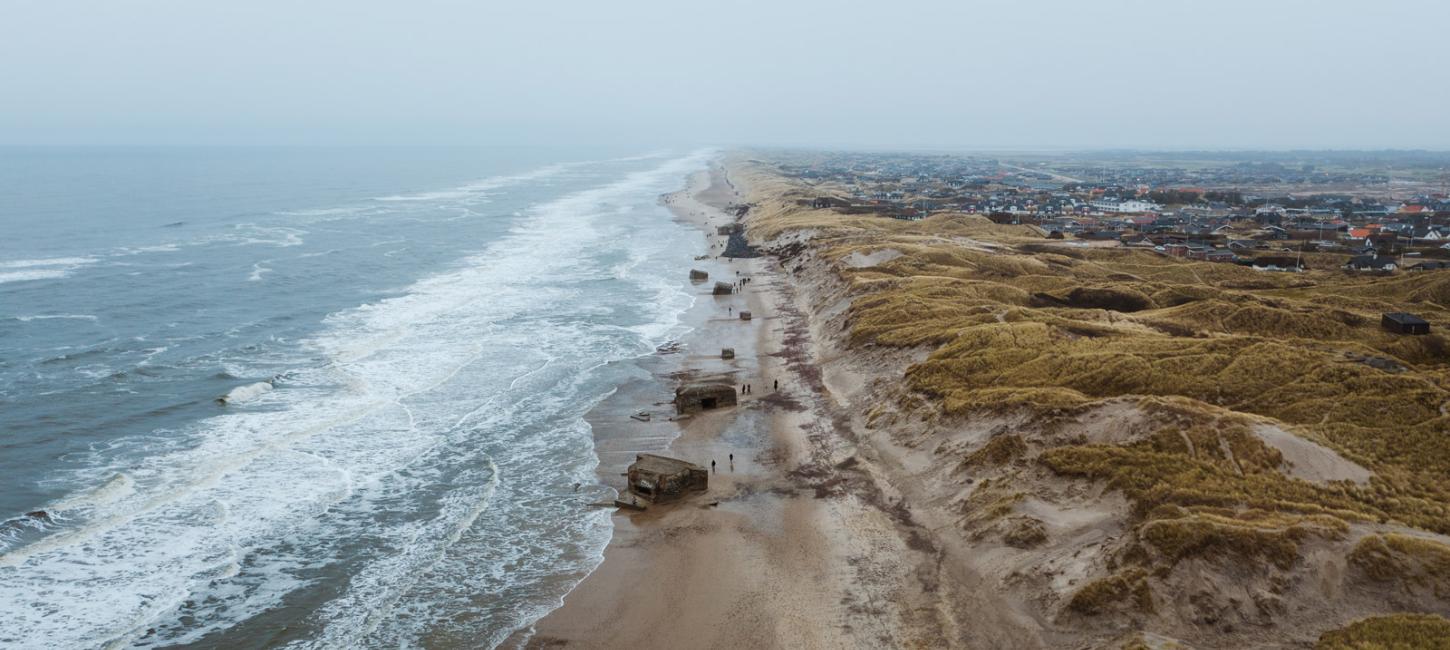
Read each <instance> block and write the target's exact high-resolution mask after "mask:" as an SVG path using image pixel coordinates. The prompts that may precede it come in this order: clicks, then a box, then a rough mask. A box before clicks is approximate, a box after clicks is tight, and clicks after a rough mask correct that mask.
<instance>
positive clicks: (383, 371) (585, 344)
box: [0, 147, 713, 648]
mask: <svg viewBox="0 0 1450 650" xmlns="http://www.w3.org/2000/svg"><path fill="white" fill-rule="evenodd" d="M712 156H713V153H712V152H711V151H604V150H568V149H486V148H477V149H450V148H435V149H408V148H393V149H368V148H330V149H322V148H318V149H312V148H267V147H237V148H38V149H0V519H3V521H0V647H3V648H131V647H140V648H153V647H156V648H160V647H167V648H170V647H196V648H383V647H386V648H409V647H428V648H455V647H456V648H475V647H484V648H487V647H493V646H497V645H499V644H501V643H503V642H504V641H505V640H506V639H508V638H510V636H511V635H513V634H514V633H515V632H517V631H519V630H525V632H524V634H527V632H526V630H527V629H528V628H529V626H530V625H531V624H532V623H533V622H534V621H535V620H537V619H538V618H540V617H541V616H543V615H544V614H546V613H547V612H549V611H550V610H552V609H554V608H556V607H558V606H559V604H560V603H561V600H562V598H563V596H565V595H566V594H567V593H568V591H569V590H570V589H572V588H573V587H574V586H575V585H576V584H578V582H579V581H580V580H582V579H583V578H584V577H585V576H586V575H587V574H588V573H589V572H590V571H591V570H593V568H594V567H596V566H597V565H598V563H599V562H600V561H601V558H602V554H603V549H604V546H605V545H606V543H607V542H608V540H609V538H610V535H611V532H612V527H611V523H610V516H609V514H608V512H607V511H606V510H604V509H601V508H597V507H591V506H590V505H589V504H590V502H593V501H599V500H601V499H611V498H613V496H614V493H613V492H612V491H611V490H610V489H609V488H607V487H604V486H603V485H601V484H600V481H599V480H598V478H597V475H596V473H595V469H596V465H597V458H596V456H595V453H594V448H593V439H592V436H591V431H590V427H589V425H588V423H587V422H586V421H585V418H584V416H585V414H586V413H587V412H588V411H589V410H590V408H591V407H592V406H594V405H595V404H597V403H598V402H599V401H601V400H602V399H604V398H605V397H607V396H608V395H609V394H610V393H611V392H612V391H613V390H614V388H615V387H616V386H617V385H619V384H620V383H621V381H623V378H624V377H627V376H629V375H631V373H636V372H638V368H637V367H635V368H632V364H633V363H635V362H636V361H637V360H639V359H641V358H643V357H644V356H646V355H649V354H651V353H652V352H653V351H654V350H655V349H656V347H657V346H660V345H661V344H664V343H665V342H667V341H670V340H672V339H676V338H678V337H679V336H681V335H682V334H684V332H685V331H686V326H685V325H684V324H683V323H682V316H683V314H684V312H685V311H686V310H687V309H688V308H689V307H690V305H691V304H692V302H693V300H694V297H693V295H692V293H691V292H690V291H689V290H688V281H687V277H686V273H685V270H686V269H688V267H689V263H690V261H691V260H692V259H693V258H694V257H695V256H696V255H700V254H703V253H704V252H705V248H706V244H705V241H704V238H703V237H701V236H700V233H699V231H698V230H696V229H694V228H692V227H690V226H688V225H685V224H682V223H679V222H677V221H675V220H674V219H673V218H672V216H671V215H670V214H669V212H668V211H667V210H666V209H665V208H663V207H662V206H661V205H660V204H659V195H660V194H661V193H664V192H668V191H672V190H675V189H678V188H680V187H682V186H683V183H684V179H685V177H686V176H687V175H688V174H690V173H692V172H694V171H697V170H700V169H704V168H705V166H706V165H707V164H708V162H709V160H710V158H711V157H712ZM576 485H577V486H578V487H576Z"/></svg>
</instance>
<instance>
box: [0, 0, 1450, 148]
mask: <svg viewBox="0 0 1450 650" xmlns="http://www.w3.org/2000/svg"><path fill="white" fill-rule="evenodd" d="M0 8H3V11H0V144H190V143H198V144H216V143H222V144H230V143H256V144H359V145H370V144H390V145H391V144H506V145H519V144H531V143H540V144H551V145H558V144H567V143H571V142H579V143H586V144H591V145H639V146H660V145H672V146H691V145H698V144H716V145H733V144H762V145H807V146H857V147H887V148H939V149H961V148H977V149H984V148H985V149H991V148H1035V149H1042V148H1100V147H1148V148H1184V147H1209V148H1300V147H1304V148H1386V147H1392V148H1430V149H1450V119H1447V116H1450V36H1447V29H1450V1H1447V0H1317V1H1309V0H1303V1H1300V0H1035V1H1034V0H1011V1H1009V0H991V1H984V0H933V1H927V0H889V1H888V0H877V1H874V2H849V1H844V2H843V1H826V0H769V1H764V0H747V1H741V2H735V1H727V0H716V1H714V2H708V3H704V2H689V1H686V0H590V1H588V2H573V1H568V0H475V1H472V2H463V1H452V0H408V1H403V0H398V1H394V2H380V1H376V0H305V1H304V0H288V1H285V2H283V1H277V0H237V1H234V2H225V3H224V2H220V1H215V2H213V1H209V0H155V1H141V0H90V1H82V0H0Z"/></svg>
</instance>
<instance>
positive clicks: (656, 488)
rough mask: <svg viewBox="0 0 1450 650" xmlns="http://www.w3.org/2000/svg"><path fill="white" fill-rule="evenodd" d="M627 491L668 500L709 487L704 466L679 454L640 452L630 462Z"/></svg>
mask: <svg viewBox="0 0 1450 650" xmlns="http://www.w3.org/2000/svg"><path fill="white" fill-rule="evenodd" d="M628 476H629V491H630V492H631V493H633V494H637V495H639V496H642V497H644V498H646V499H649V500H650V501H655V502H660V501H670V500H673V499H678V498H680V497H683V496H685V495H686V493H689V492H695V491H699V492H703V491H705V490H707V489H709V487H710V473H709V472H707V471H705V468H703V467H701V466H699V465H696V464H694V463H691V462H688V461H683V460H680V459H678V458H669V457H667V456H656V455H654V454H639V455H637V456H635V457H634V462H633V463H631V464H630V466H629V473H628Z"/></svg>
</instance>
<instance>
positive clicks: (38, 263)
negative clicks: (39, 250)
mask: <svg viewBox="0 0 1450 650" xmlns="http://www.w3.org/2000/svg"><path fill="white" fill-rule="evenodd" d="M96 261H97V260H96V258H94V257H50V258H43V259H35V260H9V261H0V269H30V268H36V267H53V266H65V267H76V266H84V265H86V264H94V263H95V262H96Z"/></svg>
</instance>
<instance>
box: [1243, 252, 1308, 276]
mask: <svg viewBox="0 0 1450 650" xmlns="http://www.w3.org/2000/svg"><path fill="white" fill-rule="evenodd" d="M1250 266H1252V267H1253V268H1254V269H1255V270H1259V271H1291V272H1299V271H1303V270H1304V261H1303V260H1302V259H1299V258H1297V257H1288V256H1283V255H1265V256H1263V257H1256V258H1254V260H1253V261H1252V262H1250Z"/></svg>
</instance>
